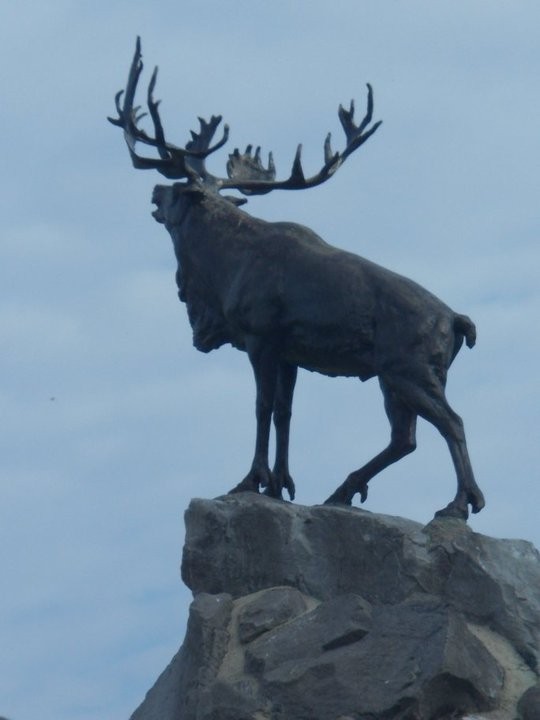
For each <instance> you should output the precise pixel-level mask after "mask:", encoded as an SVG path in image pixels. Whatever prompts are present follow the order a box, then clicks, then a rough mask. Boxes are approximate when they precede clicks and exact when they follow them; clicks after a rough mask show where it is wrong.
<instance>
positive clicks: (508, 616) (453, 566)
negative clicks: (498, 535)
mask: <svg viewBox="0 0 540 720" xmlns="http://www.w3.org/2000/svg"><path fill="white" fill-rule="evenodd" d="M186 529H187V533H186V543H185V546H184V554H183V559H182V578H183V579H184V582H185V583H186V584H187V585H188V587H190V588H191V589H192V590H193V592H194V593H195V594H197V593H199V592H211V593H218V592H227V593H230V594H231V595H232V596H233V597H240V596H242V595H246V594H249V593H252V592H257V591H258V590H263V589H267V588H270V587H276V586H282V585H289V586H291V587H294V588H297V589H298V590H300V591H301V592H303V593H305V594H307V595H311V596H313V597H315V598H318V599H320V600H324V599H329V598H332V597H335V596H338V595H342V594H345V593H354V594H357V595H361V596H362V597H364V598H365V599H367V600H368V601H369V602H371V603H373V604H380V603H391V604H392V603H398V602H401V601H403V600H405V599H406V598H408V597H410V596H411V595H412V594H414V593H416V592H427V593H429V594H433V595H437V596H439V597H442V598H444V599H445V601H446V602H448V603H449V604H450V605H452V606H453V607H454V608H456V610H458V611H459V612H463V613H464V614H465V615H466V616H467V617H468V618H470V619H471V620H473V621H474V622H477V623H479V624H486V625H488V626H490V627H493V629H494V630H496V631H497V632H498V633H499V634H501V635H502V636H503V637H505V638H507V639H508V640H509V641H510V642H511V643H512V644H514V645H515V646H516V647H517V648H518V650H519V652H520V654H521V655H522V656H523V658H524V659H525V660H526V662H527V664H528V665H529V666H530V667H531V668H532V669H533V670H538V668H539V667H540V624H539V622H538V618H539V617H540V556H539V554H538V551H537V550H535V548H534V547H533V546H532V545H531V544H530V543H528V542H525V541H523V540H496V539H494V538H489V537H486V536H483V535H480V534H478V533H475V532H473V531H472V530H471V529H470V528H469V526H468V525H467V524H466V523H465V522H464V521H461V520H453V519H448V518H441V519H437V520H434V521H432V522H431V523H430V524H429V525H428V526H426V527H425V528H424V527H422V525H420V524H419V523H416V522H413V521H411V520H405V519H403V518H395V517H391V516H387V515H378V514H374V513H370V512H367V511H365V510H361V509H359V508H349V507H347V508H345V507H331V506H315V507H303V506H301V505H293V504H290V503H283V502H279V501H276V500H272V499H270V498H267V497H265V496H263V495H253V493H247V494H239V495H232V496H225V497H223V498H218V499H216V500H193V501H192V502H191V504H190V506H189V508H188V510H187V512H186ZM254 529H256V531H254ZM235 548H239V549H240V548H241V549H242V551H241V552H235V551H234V549H235Z"/></svg>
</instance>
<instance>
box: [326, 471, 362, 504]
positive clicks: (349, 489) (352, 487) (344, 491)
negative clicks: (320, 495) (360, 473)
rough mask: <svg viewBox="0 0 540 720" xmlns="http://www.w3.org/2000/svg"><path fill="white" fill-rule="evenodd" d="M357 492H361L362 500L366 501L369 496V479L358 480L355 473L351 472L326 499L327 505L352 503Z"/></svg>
mask: <svg viewBox="0 0 540 720" xmlns="http://www.w3.org/2000/svg"><path fill="white" fill-rule="evenodd" d="M356 493H359V494H360V502H361V503H364V502H366V500H367V496H368V484H367V480H357V479H355V477H354V473H351V475H349V477H348V478H347V479H346V480H345V482H344V483H343V485H340V486H339V487H338V489H337V490H336V491H335V492H334V493H332V495H330V497H329V498H328V499H327V500H325V501H324V504H325V505H352V499H353V497H354V496H355V494H356Z"/></svg>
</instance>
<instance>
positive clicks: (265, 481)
mask: <svg viewBox="0 0 540 720" xmlns="http://www.w3.org/2000/svg"><path fill="white" fill-rule="evenodd" d="M246 349H247V352H248V356H249V359H250V362H251V365H252V367H253V373H254V375H255V384H256V386H257V397H256V402H255V415H256V419H257V434H256V439H255V454H254V456H253V462H252V464H251V469H250V471H249V472H248V474H247V475H246V477H245V478H244V479H243V480H242V482H240V483H239V484H238V485H237V486H236V487H235V488H233V489H232V490H231V492H232V493H235V492H243V491H245V490H248V491H252V492H259V487H263V488H266V494H267V495H271V496H272V497H281V488H278V486H277V485H278V484H277V483H276V480H275V478H274V475H273V473H272V472H271V470H270V467H269V465H268V443H269V438H270V425H271V421H272V412H273V408H274V397H275V393H276V383H277V376H278V365H279V361H278V354H277V352H276V349H275V347H274V346H273V344H271V343H268V341H265V340H264V339H263V338H251V339H250V340H248V341H246Z"/></svg>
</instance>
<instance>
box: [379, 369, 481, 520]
mask: <svg viewBox="0 0 540 720" xmlns="http://www.w3.org/2000/svg"><path fill="white" fill-rule="evenodd" d="M387 381H388V379H387ZM388 384H389V385H390V386H391V387H393V388H394V390H395V391H396V392H398V393H399V395H400V397H402V398H403V401H404V402H406V403H407V405H408V406H409V407H412V408H414V410H415V411H416V413H417V414H418V415H420V416H421V417H423V418H424V419H425V420H427V421H428V422H430V423H431V424H432V425H433V426H434V427H436V428H437V430H438V431H439V432H440V433H441V435H442V436H443V437H444V439H445V440H446V443H447V445H448V448H449V450H450V455H451V456H452V461H453V464H454V468H455V471H456V476H457V492H456V496H455V498H454V499H453V500H452V501H451V502H450V503H449V504H448V505H447V506H446V507H445V508H443V509H442V510H439V511H438V512H437V513H436V516H437V517H456V518H461V519H464V520H466V519H467V518H468V516H469V505H470V506H471V509H472V512H473V513H477V512H480V510H481V509H482V508H483V507H484V505H485V500H484V496H483V494H482V491H481V490H480V488H479V487H478V485H477V484H476V481H475V479H474V474H473V470H472V466H471V462H470V460H469V453H468V450H467V442H466V440H465V430H464V428H463V422H462V420H461V418H460V417H459V415H457V414H456V413H455V412H454V411H453V410H452V408H451V407H450V405H449V404H448V401H447V399H446V396H445V392H444V382H442V381H441V379H440V378H439V377H438V376H437V373H436V372H435V371H434V370H431V371H430V372H429V373H426V375H425V376H422V377H421V378H416V379H414V380H413V379H411V377H410V376H409V377H407V378H406V379H405V378H396V377H392V378H391V379H390V380H389V381H388Z"/></svg>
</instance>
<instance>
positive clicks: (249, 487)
mask: <svg viewBox="0 0 540 720" xmlns="http://www.w3.org/2000/svg"><path fill="white" fill-rule="evenodd" d="M240 492H255V493H258V492H259V483H258V482H257V481H256V480H253V478H250V477H249V475H248V476H247V477H245V478H244V479H243V480H242V482H239V483H238V485H236V486H235V487H233V489H232V490H229V492H228V493H227V494H228V495H234V494H235V493H240Z"/></svg>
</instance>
